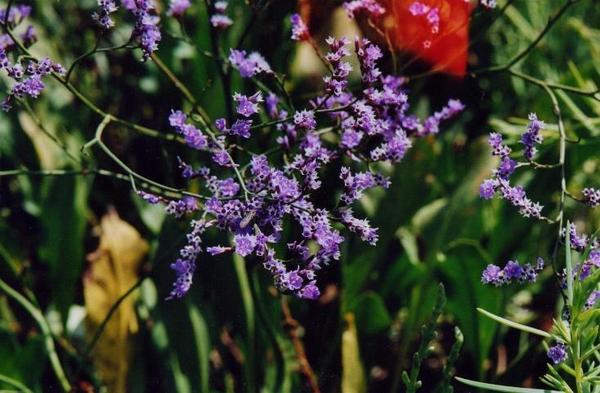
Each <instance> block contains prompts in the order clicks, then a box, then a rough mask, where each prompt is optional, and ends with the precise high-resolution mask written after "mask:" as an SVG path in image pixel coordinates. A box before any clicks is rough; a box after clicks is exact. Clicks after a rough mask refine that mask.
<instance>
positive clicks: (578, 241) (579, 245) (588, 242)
mask: <svg viewBox="0 0 600 393" xmlns="http://www.w3.org/2000/svg"><path fill="white" fill-rule="evenodd" d="M567 229H568V231H569V241H570V243H571V249H572V250H575V251H577V252H584V251H585V250H586V249H587V248H588V247H589V248H590V249H591V250H595V249H597V248H600V243H599V242H598V240H597V239H592V238H590V237H589V236H588V235H586V234H585V233H583V234H581V235H580V234H578V233H577V228H576V227H575V224H574V223H572V222H571V223H569V225H568V228H563V229H562V230H561V236H562V237H563V238H565V237H566V236H567Z"/></svg>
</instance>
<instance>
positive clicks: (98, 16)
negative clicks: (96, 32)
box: [92, 0, 119, 30]
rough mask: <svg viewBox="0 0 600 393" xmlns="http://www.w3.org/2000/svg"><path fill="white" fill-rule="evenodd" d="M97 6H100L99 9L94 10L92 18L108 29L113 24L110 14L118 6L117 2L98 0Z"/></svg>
mask: <svg viewBox="0 0 600 393" xmlns="http://www.w3.org/2000/svg"><path fill="white" fill-rule="evenodd" d="M98 7H100V10H99V11H98V12H94V13H93V14H92V18H93V19H94V20H95V21H97V22H98V23H100V25H101V26H102V27H103V28H105V29H107V30H108V29H110V28H111V27H113V26H114V25H115V22H114V21H113V20H112V18H111V16H110V15H111V14H112V13H113V12H115V11H116V10H117V9H118V8H119V7H117V3H115V1H114V0H98Z"/></svg>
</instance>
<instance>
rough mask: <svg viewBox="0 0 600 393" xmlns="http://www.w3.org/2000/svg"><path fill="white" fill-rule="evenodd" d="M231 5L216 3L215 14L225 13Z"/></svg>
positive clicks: (223, 2)
mask: <svg viewBox="0 0 600 393" xmlns="http://www.w3.org/2000/svg"><path fill="white" fill-rule="evenodd" d="M228 5H229V4H228V3H227V2H226V1H217V2H215V12H218V13H220V14H223V13H225V11H226V10H227V6H228Z"/></svg>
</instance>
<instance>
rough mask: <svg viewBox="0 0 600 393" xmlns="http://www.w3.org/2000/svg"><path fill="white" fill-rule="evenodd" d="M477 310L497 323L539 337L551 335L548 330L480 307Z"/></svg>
mask: <svg viewBox="0 0 600 393" xmlns="http://www.w3.org/2000/svg"><path fill="white" fill-rule="evenodd" d="M477 311H479V312H480V313H482V314H483V315H485V316H486V317H488V318H491V319H493V320H494V321H496V322H499V323H501V324H503V325H506V326H509V327H511V328H514V329H519V330H522V331H524V332H527V333H531V334H535V335H538V336H541V337H545V338H551V337H552V335H551V334H550V333H548V332H545V331H543V330H540V329H536V328H532V327H531V326H527V325H522V324H520V323H518V322H514V321H511V320H509V319H506V318H502V317H499V316H497V315H495V314H492V313H491V312H489V311H485V310H484V309H482V308H478V309H477Z"/></svg>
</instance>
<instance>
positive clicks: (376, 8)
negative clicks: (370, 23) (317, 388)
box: [343, 0, 385, 19]
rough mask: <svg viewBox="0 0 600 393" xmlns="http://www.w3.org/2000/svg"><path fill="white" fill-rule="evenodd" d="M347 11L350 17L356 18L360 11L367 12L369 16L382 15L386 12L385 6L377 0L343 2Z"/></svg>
mask: <svg viewBox="0 0 600 393" xmlns="http://www.w3.org/2000/svg"><path fill="white" fill-rule="evenodd" d="M343 7H344V9H345V10H346V13H347V14H348V17H349V18H350V19H354V18H355V17H356V16H357V15H358V13H360V12H365V13H366V14H368V15H369V16H374V17H377V16H382V15H383V14H385V8H383V6H382V5H381V4H379V3H378V2H377V0H353V1H347V2H345V3H344V4H343Z"/></svg>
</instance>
